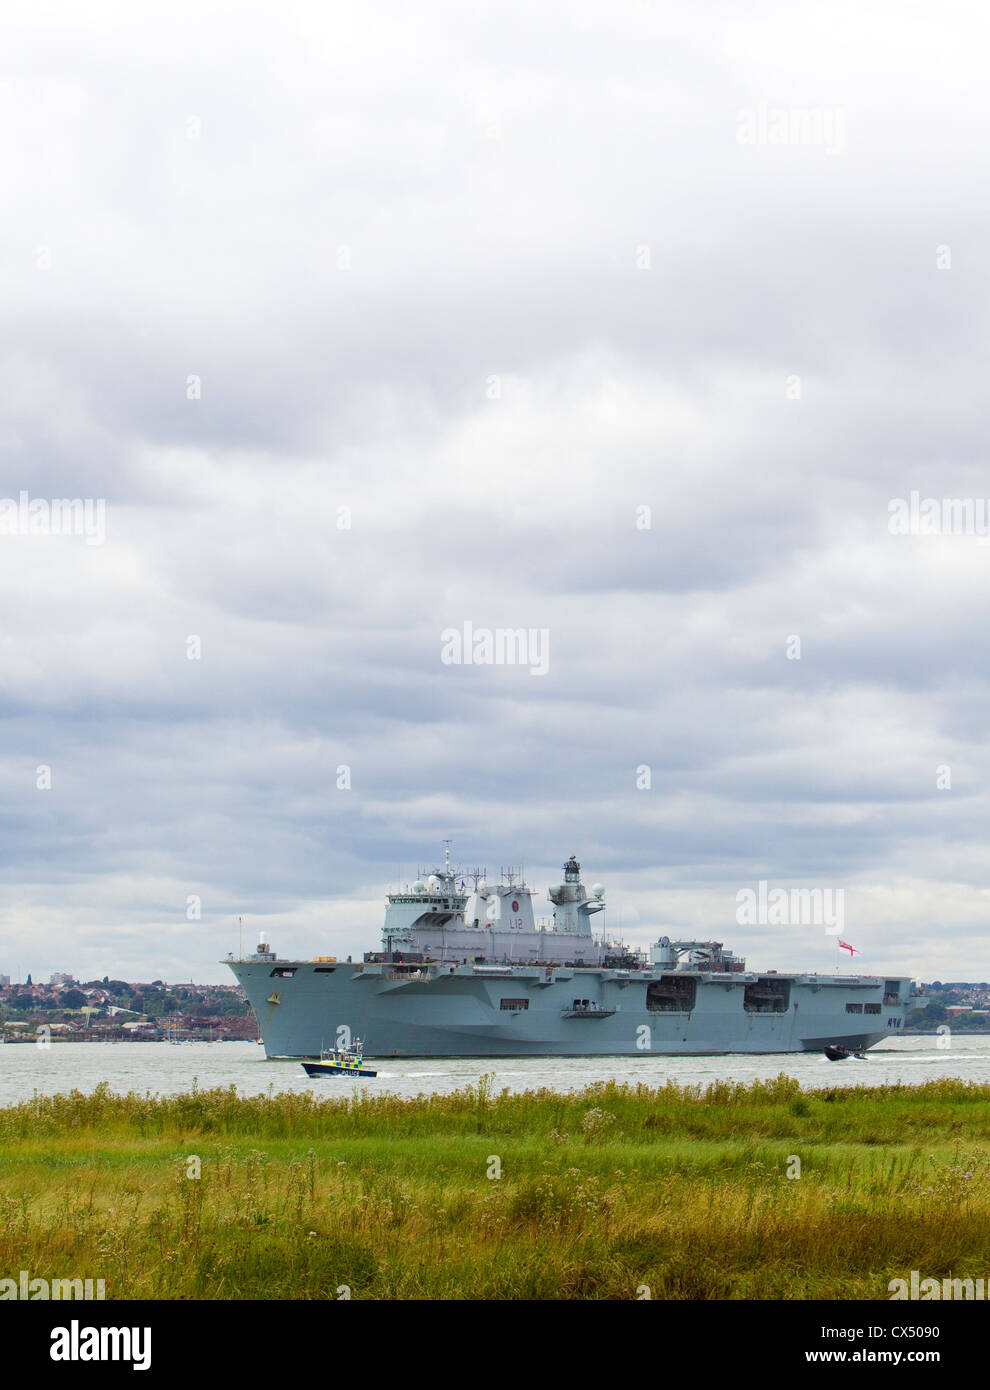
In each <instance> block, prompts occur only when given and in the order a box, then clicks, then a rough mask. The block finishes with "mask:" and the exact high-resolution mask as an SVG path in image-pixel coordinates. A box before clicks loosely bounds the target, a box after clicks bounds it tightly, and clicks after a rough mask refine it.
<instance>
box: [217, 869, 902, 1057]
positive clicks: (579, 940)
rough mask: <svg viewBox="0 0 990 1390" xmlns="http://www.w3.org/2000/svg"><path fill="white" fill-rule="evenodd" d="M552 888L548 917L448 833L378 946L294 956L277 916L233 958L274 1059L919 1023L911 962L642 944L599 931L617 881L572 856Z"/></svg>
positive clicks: (522, 886) (698, 1044) (809, 1037)
mask: <svg viewBox="0 0 990 1390" xmlns="http://www.w3.org/2000/svg"><path fill="white" fill-rule="evenodd" d="M549 898H550V901H551V903H552V904H553V909H554V911H553V918H552V920H550V921H546V922H540V923H537V922H536V920H535V919H534V914H533V889H531V888H529V887H527V885H526V883H525V881H524V879H523V877H522V874H521V873H518V872H513V871H511V870H508V871H504V872H503V873H501V874H500V881H499V882H498V883H491V884H490V883H488V882H487V879H486V877H485V875H484V872H483V871H482V870H475V871H474V872H473V873H471V874H463V873H456V872H455V871H454V869H453V868H452V867H451V862H450V850H449V844H448V846H447V848H446V850H445V855H444V863H443V866H442V867H440V868H437V869H436V870H435V871H434V872H433V873H432V874H430V875H428V876H425V875H424V876H421V877H420V878H419V879H417V880H416V881H415V882H414V883H412V884H411V885H407V886H406V887H405V888H404V889H402V890H400V891H394V892H390V893H389V894H388V905H387V908H386V913H385V925H384V927H383V929H382V941H381V950H379V951H369V952H366V953H365V955H364V958H363V960H361V961H353V962H352V961H351V960H350V959H348V960H347V961H341V960H338V959H337V958H336V957H333V956H320V957H315V958H314V959H312V960H293V959H285V960H283V959H281V958H279V957H278V956H277V955H276V954H275V952H274V951H273V950H272V949H271V945H270V944H269V942H268V941H267V940H266V934H265V933H264V932H263V933H262V938H261V940H260V941H259V943H258V949H257V951H256V952H254V954H252V955H248V956H244V957H241V958H235V957H234V956H233V955H231V956H228V957H227V959H226V960H225V961H224V962H223V963H224V964H225V965H227V966H229V967H230V969H231V970H232V971H233V973H234V975H235V977H236V979H237V981H238V983H239V984H240V985H241V986H242V987H243V989H244V991H245V993H246V995H247V997H248V1000H249V1002H250V1004H251V1007H252V1009H253V1010H254V1013H255V1016H256V1018H257V1020H258V1026H259V1028H260V1030H261V1037H262V1041H263V1042H264V1047H265V1053H266V1056H267V1057H269V1058H273V1059H274V1058H293V1059H295V1058H306V1057H318V1056H320V1055H321V1053H322V1052H323V1051H324V1049H325V1048H326V1047H327V1046H338V1047H340V1046H343V1047H347V1046H349V1045H350V1043H351V1040H352V1039H353V1038H355V1037H358V1036H360V1037H361V1038H363V1039H364V1052H365V1055H366V1056H367V1057H376V1058H387V1057H544V1056H558V1057H587V1056H641V1055H643V1054H649V1053H660V1054H666V1055H668V1056H674V1055H681V1056H685V1055H686V1056H701V1055H706V1054H709V1055H711V1054H714V1055H717V1054H721V1053H776V1052H781V1053H784V1052H819V1051H822V1050H823V1049H824V1048H825V1047H826V1046H839V1047H844V1048H846V1049H848V1050H849V1051H850V1052H855V1051H862V1050H863V1049H865V1048H869V1047H872V1046H874V1044H875V1043H878V1042H880V1041H881V1040H882V1039H883V1038H886V1037H890V1036H891V1035H893V1034H895V1033H896V1032H897V1030H899V1029H901V1028H903V1026H904V1018H905V1015H906V1013H907V1011H908V1008H909V1007H910V1000H911V997H912V994H913V992H914V990H913V986H912V982H911V980H910V979H909V978H901V977H898V978H884V977H877V976H868V975H815V974H784V973H779V972H777V971H772V970H768V971H764V972H755V971H748V970H747V969H746V962H745V961H744V960H742V959H740V958H738V957H736V956H735V955H733V953H732V952H731V951H727V950H725V949H724V947H723V944H722V943H721V942H719V941H675V940H671V939H670V938H669V937H668V936H662V937H660V939H659V940H658V941H657V942H656V944H655V945H654V946H652V947H651V948H650V950H649V951H648V952H642V951H638V950H634V949H632V948H630V947H628V946H625V945H623V944H622V943H618V942H611V941H609V940H608V939H607V938H606V936H605V934H604V933H602V934H601V935H600V936H599V935H597V934H595V933H593V931H592V925H591V924H592V919H593V918H594V917H595V916H596V915H597V914H598V913H600V912H602V910H603V909H604V907H605V890H604V888H603V887H602V885H601V884H595V885H593V886H592V889H591V891H590V892H588V891H587V890H586V888H585V886H584V884H583V883H582V882H581V866H580V864H579V863H578V862H577V859H576V858H574V857H573V856H572V857H571V858H570V859H569V860H568V861H567V863H566V864H565V865H564V881H563V882H562V883H561V884H559V885H558V886H557V887H555V888H551V889H550V890H549ZM469 905H470V906H469Z"/></svg>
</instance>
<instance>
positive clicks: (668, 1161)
mask: <svg viewBox="0 0 990 1390" xmlns="http://www.w3.org/2000/svg"><path fill="white" fill-rule="evenodd" d="M988 1138H990V1086H978V1085H974V1084H969V1083H964V1082H962V1081H955V1080H943V1081H932V1082H929V1083H927V1084H925V1085H922V1086H892V1087H883V1088H880V1089H872V1090H867V1089H850V1090H824V1091H823V1090H819V1091H802V1090H801V1088H800V1087H799V1085H798V1083H797V1082H796V1081H793V1080H791V1079H789V1078H788V1077H786V1076H783V1075H782V1076H780V1077H778V1078H777V1079H776V1080H775V1081H772V1082H766V1083H764V1082H756V1083H754V1084H753V1085H751V1086H742V1085H730V1084H718V1085H713V1086H710V1087H708V1088H707V1089H706V1090H702V1089H701V1088H694V1087H680V1086H675V1085H672V1084H671V1085H668V1086H665V1087H661V1088H659V1089H651V1088H649V1087H646V1086H620V1085H616V1084H614V1083H609V1084H599V1085H595V1086H592V1087H589V1088H587V1089H586V1090H584V1091H581V1092H578V1093H575V1094H570V1095H565V1094H557V1093H556V1092H550V1091H539V1092H527V1093H525V1094H522V1095H519V1094H516V1095H513V1094H510V1093H509V1092H508V1091H496V1090H494V1088H493V1084H492V1078H491V1077H482V1078H481V1080H480V1082H479V1084H478V1085H477V1086H472V1087H468V1088H466V1089H465V1090H462V1091H459V1092H457V1093H456V1094H454V1095H447V1096H420V1097H418V1098H417V1099H415V1100H400V1099H398V1098H396V1097H394V1096H388V1095H385V1096H382V1095H375V1094H373V1093H371V1092H370V1091H366V1092H364V1093H363V1095H361V1096H359V1097H357V1098H355V1099H353V1100H348V1099H344V1098H335V1099H334V1098H331V1099H323V1098H317V1097H315V1096H314V1095H313V1094H312V1093H311V1092H304V1093H300V1094H272V1093H269V1094H267V1095H265V1096H261V1097H249V1096H240V1095H238V1094H237V1092H236V1091H235V1090H234V1089H233V1088H230V1089H218V1090H212V1091H202V1092H199V1091H193V1092H192V1093H191V1094H186V1095H182V1096H176V1097H170V1098H156V1097H151V1096H140V1095H136V1094H131V1095H127V1096H116V1095H112V1094H110V1093H109V1092H108V1091H107V1090H106V1088H100V1089H99V1090H97V1092H96V1093H95V1094H93V1095H90V1096H84V1095H82V1094H80V1093H78V1092H73V1093H72V1094H70V1095H67V1096H55V1097H40V1096H38V1097H36V1098H35V1099H34V1100H33V1101H29V1102H25V1103H23V1104H20V1105H16V1106H10V1107H7V1108H6V1109H2V1110H0V1277H16V1275H17V1272H18V1271H19V1270H21V1269H27V1270H29V1271H30V1272H31V1275H32V1277H34V1276H42V1277H47V1278H53V1277H68V1276H79V1277H83V1278H93V1279H99V1278H103V1279H105V1280H106V1287H107V1297H108V1298H109V1297H113V1298H138V1297H152V1298H196V1299H208V1298H337V1297H339V1296H342V1293H343V1286H346V1287H347V1288H348V1289H349V1290H350V1296H351V1297H353V1298H377V1299H390V1298H402V1299H407V1298H443V1299H459V1298H476V1299H477V1298H485V1299H513V1298H532V1299H559V1298H601V1299H634V1298H636V1297H637V1296H638V1293H639V1296H641V1292H642V1286H643V1285H647V1286H649V1289H650V1293H651V1295H652V1297H653V1298H655V1299H656V1298H705V1299H718V1298H766V1299H800V1298H828V1299H842V1298H869V1299H875V1298H880V1299H882V1298H886V1297H887V1296H888V1294H887V1285H888V1282H889V1281H890V1280H891V1279H894V1278H907V1277H909V1275H910V1271H911V1270H912V1269H917V1270H920V1271H921V1272H922V1277H937V1278H942V1277H945V1276H951V1277H956V1278H967V1277H969V1278H976V1277H985V1276H987V1275H990V1248H988V1245H990V1237H988V1233H990V1165H988V1161H987V1154H986V1152H985V1149H986V1146H987V1140H988ZM796 1158H797V1159H800V1177H796V1176H795V1177H788V1172H790V1173H794V1172H795V1171H796V1168H797V1165H796V1162H795V1159H796ZM196 1160H198V1165H197V1162H196ZM197 1167H198V1170H199V1172H200V1174H201V1175H200V1176H199V1177H198V1178H197V1177H195V1176H189V1175H190V1174H191V1173H193V1174H194V1173H195V1172H196V1171H197ZM499 1172H500V1174H501V1176H496V1174H497V1173H499Z"/></svg>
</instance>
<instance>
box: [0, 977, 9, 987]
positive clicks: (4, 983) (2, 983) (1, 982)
mask: <svg viewBox="0 0 990 1390" xmlns="http://www.w3.org/2000/svg"><path fill="white" fill-rule="evenodd" d="M9 984H10V976H9V975H0V989H6V988H7V987H8V985H9Z"/></svg>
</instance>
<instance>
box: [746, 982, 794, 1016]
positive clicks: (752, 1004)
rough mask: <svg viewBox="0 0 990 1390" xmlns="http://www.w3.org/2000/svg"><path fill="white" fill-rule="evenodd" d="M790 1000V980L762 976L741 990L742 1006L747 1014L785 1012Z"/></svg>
mask: <svg viewBox="0 0 990 1390" xmlns="http://www.w3.org/2000/svg"><path fill="white" fill-rule="evenodd" d="M790 1002H791V982H790V980H776V979H768V978H766V977H764V978H762V979H759V980H756V981H754V982H753V984H751V985H747V986H746V988H745V989H744V990H743V1008H744V1009H745V1010H746V1012H747V1013H748V1014H786V1012H787V1009H788V1006H789V1004H790Z"/></svg>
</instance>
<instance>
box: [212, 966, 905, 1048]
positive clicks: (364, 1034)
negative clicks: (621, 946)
mask: <svg viewBox="0 0 990 1390" xmlns="http://www.w3.org/2000/svg"><path fill="white" fill-rule="evenodd" d="M225 964H226V965H228V966H229V967H230V969H231V970H232V971H233V973H234V976H235V977H236V979H237V980H238V982H239V984H240V985H241V986H242V987H243V989H244V991H245V993H246V995H247V998H248V1000H249V1002H250V1004H251V1007H252V1009H253V1010H254V1013H255V1016H256V1018H257V1020H258V1025H259V1028H260V1031H261V1036H262V1040H263V1042H264V1046H265V1052H266V1055H267V1056H268V1057H270V1058H292V1059H300V1058H305V1057H319V1055H320V1053H321V1052H322V1051H323V1050H324V1049H325V1048H326V1047H328V1046H333V1045H334V1044H338V1045H339V1043H340V1042H341V1041H342V1040H343V1041H344V1042H345V1043H346V1042H347V1041H349V1039H350V1038H352V1037H360V1038H362V1039H363V1043H364V1054H365V1056H366V1057H368V1058H372V1057H374V1058H388V1057H543V1056H559V1057H593V1056H642V1055H643V1054H644V1053H651V1052H652V1053H660V1054H663V1055H667V1056H703V1055H706V1054H722V1053H752V1054H760V1053H788V1052H820V1051H823V1050H824V1048H825V1047H826V1046H828V1045H830V1044H838V1045H840V1046H842V1047H845V1048H847V1049H848V1050H849V1051H851V1052H852V1051H859V1050H862V1049H864V1048H869V1047H872V1046H874V1045H875V1044H876V1043H878V1042H880V1041H882V1040H883V1039H884V1038H886V1037H890V1036H896V1035H897V1033H898V1032H899V1031H900V1030H901V1029H902V1028H903V1025H904V1018H905V1015H906V1013H907V1011H908V1009H909V1007H910V996H911V992H912V990H911V981H910V980H909V979H901V978H897V979H884V978H880V977H872V976H864V975H849V976H840V975H782V974H777V973H770V974H767V975H757V974H752V973H738V972H737V973H733V974H727V973H719V972H701V971H685V970H681V971H679V972H677V975H676V977H673V976H671V975H670V974H664V973H663V972H661V971H659V970H650V969H646V970H630V971H622V970H612V969H605V968H600V967H599V968H590V969H585V968H573V969H570V968H561V967H557V966H546V967H545V966H542V965H538V966H506V967H504V968H498V967H492V966H479V965H471V964H466V965H457V966H448V965H442V964H428V965H419V966H415V967H410V966H409V965H405V964H396V963H392V962H388V961H385V962H377V963H353V964H352V963H350V962H348V963H346V964H344V963H336V964H332V965H328V964H321V963H318V962H314V961H292V960H281V959H279V960H276V959H275V958H274V957H272V956H270V955H269V956H267V958H265V959H250V958H249V959H245V960H232V959H228V960H227V961H226V962H225ZM674 978H676V982H677V991H676V993H677V996H678V997H676V998H674V999H673V1001H672V1000H671V997H670V996H671V991H670V989H669V988H668V987H667V986H668V982H669V981H670V980H671V979H674Z"/></svg>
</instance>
